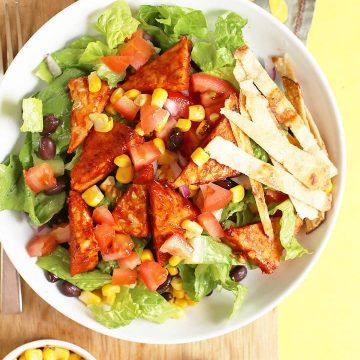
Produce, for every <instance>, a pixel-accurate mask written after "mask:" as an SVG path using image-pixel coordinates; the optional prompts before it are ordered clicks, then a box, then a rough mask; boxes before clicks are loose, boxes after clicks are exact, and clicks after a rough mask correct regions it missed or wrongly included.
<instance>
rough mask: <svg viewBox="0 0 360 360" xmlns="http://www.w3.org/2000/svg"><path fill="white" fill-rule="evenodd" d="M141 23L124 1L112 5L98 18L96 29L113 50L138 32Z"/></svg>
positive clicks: (119, 0) (118, 0)
mask: <svg viewBox="0 0 360 360" xmlns="http://www.w3.org/2000/svg"><path fill="white" fill-rule="evenodd" d="M138 25H139V21H137V20H136V19H135V18H133V17H132V15H131V10H130V7H129V5H128V4H127V3H126V2H125V1H124V0H117V1H116V2H114V3H113V4H111V5H110V6H109V7H108V8H107V9H106V10H105V11H104V12H103V13H102V14H101V15H100V16H99V18H98V20H97V23H96V29H97V30H98V31H99V32H100V33H102V34H103V35H104V36H105V37H106V42H107V44H108V45H109V47H110V48H111V49H114V48H116V47H117V46H119V45H120V44H122V43H123V42H124V41H125V39H127V38H130V36H131V35H132V34H133V33H134V32H135V31H136V29H137V27H138Z"/></svg>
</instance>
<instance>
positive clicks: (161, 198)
mask: <svg viewBox="0 0 360 360" xmlns="http://www.w3.org/2000/svg"><path fill="white" fill-rule="evenodd" d="M150 204H151V211H152V214H151V223H152V227H153V238H154V246H155V251H156V255H157V260H158V262H159V263H160V264H161V265H165V264H166V263H167V261H168V259H169V257H170V255H169V254H167V253H162V252H160V251H159V249H160V247H161V245H162V244H163V243H164V242H165V241H166V240H167V238H168V237H169V236H171V235H172V234H181V235H184V234H185V230H184V229H183V228H182V227H181V223H182V222H183V221H184V220H187V219H189V220H194V219H196V217H197V215H198V214H199V212H198V210H197V209H196V208H195V207H194V205H193V204H192V203H191V202H190V201H189V200H188V199H185V198H184V197H182V196H181V195H180V194H179V193H177V192H176V191H174V190H173V189H172V188H171V187H170V186H169V185H167V184H166V183H159V182H157V181H154V182H153V183H152V184H151V185H150Z"/></svg>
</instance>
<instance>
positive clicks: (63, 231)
mask: <svg viewBox="0 0 360 360" xmlns="http://www.w3.org/2000/svg"><path fill="white" fill-rule="evenodd" d="M48 235H52V236H54V237H55V238H56V241H57V243H58V244H63V243H66V242H68V241H69V240H70V237H71V229H70V225H69V224H60V225H58V226H56V227H54V228H53V229H52V230H51V231H50V233H49V234H48Z"/></svg>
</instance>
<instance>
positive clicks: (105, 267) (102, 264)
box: [96, 259, 119, 275]
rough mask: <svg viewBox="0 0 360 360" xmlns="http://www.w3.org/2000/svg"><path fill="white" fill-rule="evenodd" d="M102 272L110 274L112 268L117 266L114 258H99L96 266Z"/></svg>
mask: <svg viewBox="0 0 360 360" xmlns="http://www.w3.org/2000/svg"><path fill="white" fill-rule="evenodd" d="M96 267H97V268H98V269H99V270H100V271H101V272H102V273H104V274H109V275H111V274H112V272H113V271H114V269H116V268H118V267H119V263H118V262H117V261H116V260H110V261H105V260H104V259H101V260H100V261H99V263H98V264H97V266H96Z"/></svg>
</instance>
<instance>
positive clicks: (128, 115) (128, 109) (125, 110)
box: [113, 96, 140, 121]
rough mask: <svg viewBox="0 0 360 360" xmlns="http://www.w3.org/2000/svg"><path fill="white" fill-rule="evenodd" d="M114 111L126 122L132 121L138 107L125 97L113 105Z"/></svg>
mask: <svg viewBox="0 0 360 360" xmlns="http://www.w3.org/2000/svg"><path fill="white" fill-rule="evenodd" d="M113 106H114V109H115V110H116V111H117V112H118V113H119V114H121V115H122V116H123V117H124V118H125V119H127V120H130V121H132V120H134V119H135V117H136V115H137V113H138V111H139V109H140V108H139V107H138V106H137V105H135V103H134V102H133V101H132V100H131V99H129V98H128V97H127V96H122V97H121V98H120V99H119V100H118V101H117V102H116V103H115V104H114V105H113Z"/></svg>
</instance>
